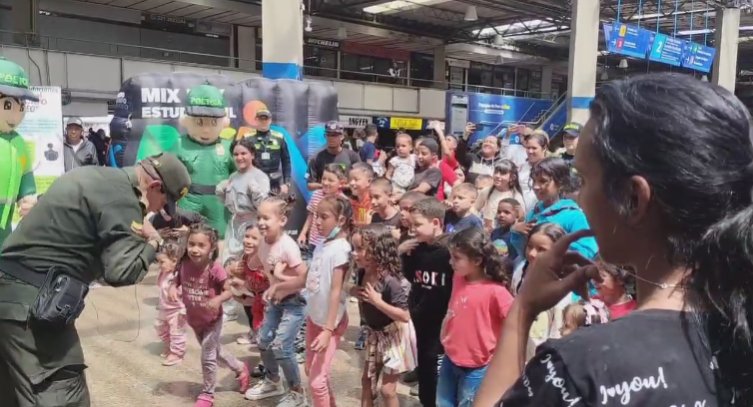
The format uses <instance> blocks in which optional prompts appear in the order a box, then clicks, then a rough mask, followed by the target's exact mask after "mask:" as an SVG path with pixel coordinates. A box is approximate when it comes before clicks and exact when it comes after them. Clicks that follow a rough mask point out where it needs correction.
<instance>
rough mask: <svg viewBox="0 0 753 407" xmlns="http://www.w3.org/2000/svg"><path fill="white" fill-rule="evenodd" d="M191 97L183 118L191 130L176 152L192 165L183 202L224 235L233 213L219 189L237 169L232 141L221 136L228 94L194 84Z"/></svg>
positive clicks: (185, 206)
mask: <svg viewBox="0 0 753 407" xmlns="http://www.w3.org/2000/svg"><path fill="white" fill-rule="evenodd" d="M187 98H188V100H187V101H186V110H185V112H186V114H185V116H183V117H182V118H181V120H180V124H181V126H183V128H185V129H186V131H187V134H186V135H184V136H182V137H181V139H180V143H177V144H176V145H175V151H174V153H175V154H176V155H177V156H178V158H179V159H180V160H181V161H182V162H183V164H185V165H186V168H188V173H189V174H190V175H191V187H190V188H189V189H188V195H187V196H186V198H185V199H182V200H181V201H180V206H181V207H182V208H184V209H187V210H190V211H193V212H197V213H199V214H201V215H202V216H204V217H205V218H206V219H207V221H208V223H209V224H210V225H211V226H212V227H213V228H215V229H217V231H219V233H220V237H221V238H224V236H225V228H226V227H227V224H228V220H229V218H230V217H229V213H228V211H227V209H225V205H224V203H223V202H222V200H220V198H219V197H218V196H217V195H215V189H216V187H217V184H219V183H220V182H221V181H224V180H226V179H228V178H229V177H230V174H231V173H232V172H233V171H235V164H234V163H233V155H232V153H231V152H230V142H231V141H230V140H224V139H222V138H220V133H221V132H222V129H224V128H225V127H227V126H228V125H229V124H230V119H229V118H228V117H227V113H226V111H225V98H224V97H223V96H222V92H220V90H219V89H217V88H216V87H214V86H211V85H199V86H196V87H194V88H192V89H191V90H190V91H189V92H188V96H187Z"/></svg>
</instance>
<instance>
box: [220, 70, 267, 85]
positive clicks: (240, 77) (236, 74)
mask: <svg viewBox="0 0 753 407" xmlns="http://www.w3.org/2000/svg"><path fill="white" fill-rule="evenodd" d="M220 74H222V75H225V76H227V77H228V78H232V79H233V80H235V81H238V82H241V81H245V80H247V79H251V78H258V77H260V76H261V75H259V74H256V73H249V72H240V71H229V70H224V69H223V70H220Z"/></svg>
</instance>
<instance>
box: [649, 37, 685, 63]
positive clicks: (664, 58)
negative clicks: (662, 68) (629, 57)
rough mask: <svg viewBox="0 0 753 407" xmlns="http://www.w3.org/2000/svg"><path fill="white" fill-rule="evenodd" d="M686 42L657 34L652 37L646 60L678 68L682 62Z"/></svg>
mask: <svg viewBox="0 0 753 407" xmlns="http://www.w3.org/2000/svg"><path fill="white" fill-rule="evenodd" d="M686 43H687V41H685V40H681V39H679V38H674V37H670V36H668V35H665V34H661V33H658V34H656V36H655V37H654V43H653V44H652V46H651V52H650V53H649V55H648V59H650V60H652V61H656V62H661V63H664V64H668V65H672V66H680V65H682V62H683V51H684V49H685V48H686V45H685V44H686Z"/></svg>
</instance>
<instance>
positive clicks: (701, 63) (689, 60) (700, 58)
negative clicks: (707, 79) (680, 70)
mask: <svg viewBox="0 0 753 407" xmlns="http://www.w3.org/2000/svg"><path fill="white" fill-rule="evenodd" d="M715 56H716V48H711V47H707V46H705V45H701V44H696V43H694V42H688V43H686V47H685V55H684V58H683V60H682V66H683V67H685V68H690V69H694V70H696V71H701V72H706V73H708V72H709V71H711V64H712V63H713V62H714V57H715Z"/></svg>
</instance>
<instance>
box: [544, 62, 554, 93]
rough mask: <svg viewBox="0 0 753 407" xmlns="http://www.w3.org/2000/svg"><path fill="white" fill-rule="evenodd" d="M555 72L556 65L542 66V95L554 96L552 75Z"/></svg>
mask: <svg viewBox="0 0 753 407" xmlns="http://www.w3.org/2000/svg"><path fill="white" fill-rule="evenodd" d="M553 74H554V67H553V66H551V65H544V66H542V67H541V95H542V96H543V97H551V96H552V75H553Z"/></svg>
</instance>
